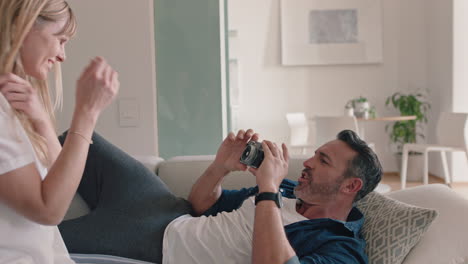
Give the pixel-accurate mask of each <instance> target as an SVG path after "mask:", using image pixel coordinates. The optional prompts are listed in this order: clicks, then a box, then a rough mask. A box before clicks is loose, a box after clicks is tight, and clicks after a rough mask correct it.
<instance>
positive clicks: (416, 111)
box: [385, 92, 431, 153]
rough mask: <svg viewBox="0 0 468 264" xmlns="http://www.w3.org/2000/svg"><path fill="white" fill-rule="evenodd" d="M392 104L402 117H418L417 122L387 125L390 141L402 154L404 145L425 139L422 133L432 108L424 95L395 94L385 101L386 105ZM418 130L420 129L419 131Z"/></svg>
mask: <svg viewBox="0 0 468 264" xmlns="http://www.w3.org/2000/svg"><path fill="white" fill-rule="evenodd" d="M389 104H391V105H392V106H393V107H394V108H396V109H397V110H398V111H399V112H400V115H402V116H416V119H415V120H408V121H397V122H395V123H394V124H393V125H392V126H390V125H387V126H386V128H385V129H386V130H387V132H389V135H390V140H391V141H392V142H393V144H395V145H396V147H397V151H398V152H399V153H401V151H402V149H403V144H405V143H416V140H417V138H418V137H420V138H423V139H424V134H422V133H421V132H420V131H421V129H422V128H423V126H424V124H426V123H427V113H428V110H429V109H430V108H431V105H430V104H429V102H427V100H426V97H425V95H424V94H422V93H408V94H402V93H399V92H397V93H394V94H393V95H391V96H389V97H388V98H387V100H386V101H385V105H386V106H388V105H389ZM418 128H420V129H419V130H418Z"/></svg>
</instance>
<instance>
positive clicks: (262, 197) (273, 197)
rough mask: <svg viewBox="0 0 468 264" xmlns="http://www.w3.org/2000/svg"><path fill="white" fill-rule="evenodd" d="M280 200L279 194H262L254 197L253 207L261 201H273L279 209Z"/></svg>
mask: <svg viewBox="0 0 468 264" xmlns="http://www.w3.org/2000/svg"><path fill="white" fill-rule="evenodd" d="M280 199H281V195H280V193H279V192H277V193H273V192H262V193H259V194H257V195H256V196H255V205H257V204H258V203H259V202H261V201H274V202H275V203H276V206H278V208H281V202H280Z"/></svg>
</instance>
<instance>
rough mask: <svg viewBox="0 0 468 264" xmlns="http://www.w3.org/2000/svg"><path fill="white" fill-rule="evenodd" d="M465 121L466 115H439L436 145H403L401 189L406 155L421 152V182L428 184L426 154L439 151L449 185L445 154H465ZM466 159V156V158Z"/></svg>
mask: <svg viewBox="0 0 468 264" xmlns="http://www.w3.org/2000/svg"><path fill="white" fill-rule="evenodd" d="M467 120H468V114H466V113H441V115H440V117H439V120H438V122H437V135H436V136H437V144H404V145H403V155H402V157H401V159H402V162H401V188H402V189H405V187H406V174H407V168H408V154H409V152H410V151H415V152H421V153H422V154H423V157H424V171H423V182H424V184H428V182H429V169H428V153H429V152H430V151H439V152H440V157H441V158H442V166H443V169H444V176H445V183H446V184H448V185H450V184H451V183H452V178H451V176H450V174H449V169H448V165H447V155H446V152H456V151H463V152H465V154H466V155H468V153H467V138H466V136H467V132H468V131H467V128H466V126H467ZM467 157H468V156H467Z"/></svg>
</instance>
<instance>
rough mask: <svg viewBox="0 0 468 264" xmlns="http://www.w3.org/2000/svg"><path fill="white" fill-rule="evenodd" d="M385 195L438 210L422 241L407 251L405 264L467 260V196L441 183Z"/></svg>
mask: <svg viewBox="0 0 468 264" xmlns="http://www.w3.org/2000/svg"><path fill="white" fill-rule="evenodd" d="M388 196H389V197H391V198H394V199H397V200H399V201H402V202H405V203H408V204H412V205H415V206H420V207H425V208H433V209H436V210H437V211H438V213H439V215H438V217H437V218H436V219H435V220H434V222H432V224H431V226H430V227H429V229H428V230H427V232H426V234H424V236H423V238H422V239H421V241H420V242H419V243H418V244H417V245H416V246H415V247H414V248H413V249H412V250H411V251H410V253H409V254H408V256H407V257H406V259H405V261H404V263H405V264H417V263H465V262H457V261H459V260H466V261H468V236H467V233H466V230H468V228H467V224H466V223H468V200H466V199H465V198H464V197H463V196H461V195H459V194H458V193H456V192H455V191H453V190H452V189H450V188H449V187H447V186H446V185H442V184H429V185H423V186H418V187H413V188H408V189H405V190H400V191H395V192H392V193H389V194H388Z"/></svg>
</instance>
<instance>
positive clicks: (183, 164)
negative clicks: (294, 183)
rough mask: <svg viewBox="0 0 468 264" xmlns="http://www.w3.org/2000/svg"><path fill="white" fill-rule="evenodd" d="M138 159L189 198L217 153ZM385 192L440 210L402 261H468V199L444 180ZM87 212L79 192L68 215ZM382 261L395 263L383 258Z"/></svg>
mask: <svg viewBox="0 0 468 264" xmlns="http://www.w3.org/2000/svg"><path fill="white" fill-rule="evenodd" d="M136 159H138V160H140V161H141V162H142V163H143V164H144V165H145V166H146V167H147V168H148V169H150V170H152V171H154V172H156V175H158V176H155V177H160V178H161V179H162V180H163V181H164V182H165V183H166V184H167V185H168V187H169V189H171V190H172V191H173V192H174V194H176V195H177V196H180V197H184V198H186V197H187V196H188V194H189V192H190V189H191V186H192V184H193V183H194V182H195V181H196V180H197V178H198V177H199V176H200V175H201V174H202V173H203V171H204V170H205V169H206V168H207V167H208V165H209V164H210V163H211V162H212V160H213V159H214V156H180V157H174V158H171V159H168V160H163V159H161V158H158V157H136ZM304 160H305V157H304V156H295V157H291V159H290V164H289V173H288V175H287V178H289V179H292V180H297V178H298V177H299V175H300V173H301V170H302V168H303V166H302V163H303V161H304ZM253 185H255V178H254V177H253V176H252V175H250V174H249V173H248V172H233V173H231V174H230V175H228V176H227V177H226V179H225V181H224V182H223V188H225V189H238V188H241V187H247V186H253ZM385 196H386V197H389V198H392V199H395V200H397V201H400V202H402V203H404V204H407V205H411V206H417V207H424V208H433V209H435V210H436V211H437V217H436V218H435V219H434V220H433V221H432V220H431V223H430V224H429V225H428V227H427V229H425V230H423V231H424V232H423V235H422V237H421V238H420V239H419V238H418V239H417V241H416V245H415V246H414V247H413V246H411V248H409V249H408V250H409V253H408V254H407V255H406V253H405V256H406V257H405V258H404V260H403V262H402V263H405V264H420V263H434V264H446V263H447V264H461V263H464V264H468V200H466V199H464V198H463V197H462V196H460V195H459V194H457V193H456V192H454V191H453V190H451V189H450V188H449V187H447V186H445V185H441V184H430V185H424V186H419V187H413V188H408V189H405V190H400V191H394V192H390V193H387V194H385ZM87 213H89V208H88V207H87V205H86V204H85V203H84V202H83V200H82V199H81V198H80V197H79V195H76V196H75V198H74V199H73V202H72V205H71V206H70V209H69V211H68V213H67V215H66V219H72V218H76V217H79V216H81V215H84V214H87ZM415 221H417V220H415ZM410 231H411V230H410ZM388 235H389V236H393V235H394V234H392V233H389V234H388ZM390 254H392V253H390ZM378 262H379V263H391V262H388V261H387V262H386V261H380V260H379V261H378Z"/></svg>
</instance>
